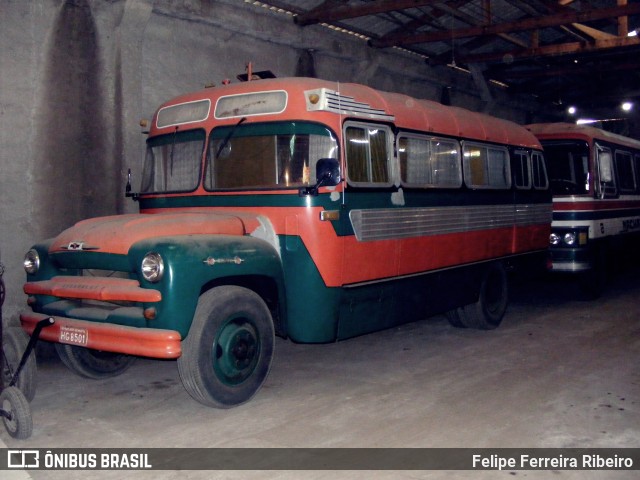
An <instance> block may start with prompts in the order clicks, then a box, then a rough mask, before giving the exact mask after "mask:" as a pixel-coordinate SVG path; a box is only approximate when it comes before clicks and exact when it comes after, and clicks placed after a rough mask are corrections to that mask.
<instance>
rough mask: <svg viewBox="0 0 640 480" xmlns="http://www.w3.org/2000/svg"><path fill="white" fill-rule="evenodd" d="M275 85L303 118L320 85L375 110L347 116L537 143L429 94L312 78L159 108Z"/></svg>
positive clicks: (244, 86) (206, 95) (235, 88)
mask: <svg viewBox="0 0 640 480" xmlns="http://www.w3.org/2000/svg"><path fill="white" fill-rule="evenodd" d="M323 89H324V90H323ZM275 90H283V91H286V92H287V95H288V100H287V107H286V112H285V113H286V114H287V115H288V116H291V115H294V117H293V118H309V114H308V113H306V112H307V111H308V108H307V105H308V103H307V96H308V95H309V92H310V91H320V90H322V91H323V92H326V91H328V92H330V93H331V95H333V96H334V97H336V98H345V99H351V100H352V101H353V103H354V104H356V105H364V106H365V107H368V108H369V110H367V112H370V111H374V112H376V113H377V116H376V114H371V113H366V114H365V113H362V112H359V111H350V112H348V114H346V115H345V116H348V117H349V118H355V119H357V118H362V119H371V118H377V119H380V120H386V121H392V122H393V123H394V124H395V125H396V126H397V127H399V128H402V129H410V130H415V131H422V132H429V133H432V134H434V135H437V134H439V135H447V136H452V137H461V138H465V139H469V140H479V141H486V142H494V143H500V144H505V145H515V146H520V147H526V148H537V149H541V148H542V147H541V146H540V142H539V141H538V140H537V138H536V137H535V136H534V135H532V134H531V133H530V132H529V131H527V130H526V129H525V128H524V127H522V126H520V125H518V124H516V123H514V122H511V121H508V120H503V119H499V118H496V117H492V116H489V115H486V114H483V113H478V112H473V111H471V110H467V109H464V108H460V107H449V106H445V105H442V104H440V103H438V102H434V101H431V100H423V99H416V98H413V97H410V96H407V95H403V94H399V93H390V92H383V91H379V90H375V89H373V88H371V87H367V86H365V85H360V84H355V83H341V82H332V81H327V80H320V79H314V78H303V77H292V78H275V79H265V80H253V81H250V82H242V83H233V84H228V85H222V86H219V87H215V88H208V89H205V90H201V91H198V92H193V93H190V94H186V95H182V96H180V97H177V98H174V99H173V100H171V101H169V102H166V103H165V104H163V105H162V107H161V109H162V108H165V107H168V106H171V105H176V104H179V103H185V102H194V101H197V100H201V99H209V100H210V101H211V105H216V102H217V100H218V99H219V98H220V97H223V96H233V95H242V94H248V93H252V92H267V91H275ZM347 101H349V100H347ZM303 111H304V113H305V116H304V117H301V116H300V114H301V113H303ZM296 112H299V113H296ZM154 124H155V122H154Z"/></svg>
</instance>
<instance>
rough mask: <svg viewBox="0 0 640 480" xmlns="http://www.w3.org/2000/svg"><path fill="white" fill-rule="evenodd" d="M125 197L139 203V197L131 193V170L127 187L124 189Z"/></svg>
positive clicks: (128, 173) (128, 174)
mask: <svg viewBox="0 0 640 480" xmlns="http://www.w3.org/2000/svg"><path fill="white" fill-rule="evenodd" d="M124 196H125V197H127V198H128V197H131V198H133V200H134V201H138V198H139V195H138V194H137V193H133V192H132V191H131V169H129V171H128V172H127V185H126V186H125V187H124Z"/></svg>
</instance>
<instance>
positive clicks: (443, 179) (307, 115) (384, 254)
mask: <svg viewBox="0 0 640 480" xmlns="http://www.w3.org/2000/svg"><path fill="white" fill-rule="evenodd" d="M127 191H128V192H129V193H128V194H129V195H130V196H133V197H134V198H135V199H137V200H138V201H139V206H140V213H138V214H127V215H117V216H110V217H106V218H95V219H90V220H85V221H81V222H79V223H78V224H76V225H75V226H73V227H71V228H69V229H68V230H66V231H64V232H62V233H61V234H60V235H59V236H57V237H56V238H54V239H51V240H48V241H44V242H41V243H38V244H37V245H35V246H34V247H33V248H32V249H31V250H29V252H28V253H27V255H26V258H25V270H26V272H27V283H26V284H25V286H24V291H25V293H27V295H28V305H29V307H30V308H29V309H27V310H25V311H24V312H23V313H22V314H21V321H22V325H23V327H24V329H25V330H26V331H27V332H31V331H32V330H33V328H34V327H35V325H36V324H37V322H38V321H40V320H42V319H44V318H47V317H53V318H54V320H55V325H53V326H51V327H48V328H47V329H45V330H44V331H43V333H42V337H43V338H45V339H46V340H49V341H52V342H55V344H56V349H57V351H58V353H59V355H60V357H61V358H62V360H63V362H64V363H65V364H66V365H67V367H69V368H70V369H71V370H72V371H74V372H75V373H77V374H80V375H82V376H85V377H89V378H102V377H105V376H114V375H117V374H119V373H122V372H123V371H124V370H125V369H126V368H127V367H128V366H129V365H130V363H131V361H132V359H133V358H134V356H145V357H155V358H173V359H177V362H178V369H179V372H180V376H181V379H182V382H183V384H184V386H185V388H186V390H187V391H188V392H189V394H190V395H191V396H192V397H193V398H194V399H196V400H197V401H199V402H201V403H203V404H205V405H210V406H214V407H221V408H228V407H232V406H234V405H238V404H241V403H243V402H246V401H247V400H249V399H250V398H251V397H252V396H253V395H254V394H255V393H256V392H257V391H258V389H259V388H260V386H261V385H262V384H263V382H264V380H265V378H266V376H267V373H268V371H269V369H270V366H271V359H272V355H273V350H274V335H279V336H282V337H285V338H289V339H291V340H293V341H295V342H302V343H323V342H333V341H336V340H342V339H347V338H350V337H354V336H357V335H362V334H366V333H369V332H374V331H377V330H381V329H385V328H389V327H393V326H395V325H398V324H401V323H404V322H408V321H412V320H417V319H423V318H426V317H427V316H429V315H433V314H436V313H440V312H448V318H449V320H450V321H451V323H452V324H453V325H455V326H458V327H470V328H480V329H491V328H495V327H497V326H498V325H499V324H500V322H501V321H502V318H503V315H504V313H505V310H506V308H507V302H508V287H507V270H508V269H509V268H511V267H513V266H515V265H518V264H527V265H540V266H541V268H544V265H545V262H546V260H547V256H548V248H547V247H548V238H549V233H550V224H551V210H552V204H551V192H550V189H549V184H548V180H547V174H546V169H545V162H544V158H543V152H542V148H541V145H540V143H539V141H538V140H537V139H536V138H535V136H533V135H532V134H531V133H530V132H528V131H527V130H526V129H525V128H523V127H521V126H518V125H516V124H515V123H512V122H508V121H504V120H500V119H497V118H493V117H490V116H487V115H483V114H479V113H474V112H471V111H468V110H465V109H461V108H453V107H446V106H443V105H441V104H438V103H435V102H431V101H426V100H418V99H415V98H411V97H408V96H406V95H400V94H394V93H385V92H381V91H377V90H374V89H372V88H369V87H366V86H362V85H356V84H342V83H336V82H330V81H323V80H318V79H310V78H282V79H264V80H252V81H248V82H244V83H238V84H229V85H223V86H221V87H216V88H209V89H205V90H202V91H198V92H195V93H190V94H187V95H183V96H180V97H177V98H175V99H173V100H170V101H168V102H166V103H165V104H163V105H161V106H160V108H159V109H158V110H157V111H156V113H155V115H154V118H153V120H152V123H151V126H150V131H149V132H148V139H147V153H146V159H145V164H144V169H143V172H142V182H141V187H140V190H139V191H138V192H136V193H131V191H130V187H128V188H127Z"/></svg>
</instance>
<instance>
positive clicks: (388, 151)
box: [342, 121, 397, 188]
mask: <svg viewBox="0 0 640 480" xmlns="http://www.w3.org/2000/svg"><path fill="white" fill-rule="evenodd" d="M350 128H360V129H362V130H364V131H366V132H367V139H369V138H370V136H369V135H370V132H371V130H384V132H385V134H386V142H385V155H386V159H385V168H386V172H387V181H385V182H376V181H366V182H361V181H354V180H352V179H351V175H350V172H349V166H350V161H349V146H348V142H349V141H350V140H349V138H348V135H347V131H348V130H349V129H350ZM342 135H343V142H344V147H343V154H344V164H345V172H344V173H345V178H346V180H347V184H348V185H350V186H352V187H370V188H371V187H373V188H388V187H391V186H393V185H395V184H396V179H397V174H396V169H395V163H394V161H393V160H394V155H393V141H394V138H395V137H394V134H393V131H392V130H391V128H390V127H389V126H388V125H382V124H378V123H368V122H358V121H347V122H345V123H344V125H343V126H342ZM368 163H369V166H370V168H369V169H368V170H367V172H368V173H369V174H371V173H372V171H373V168H371V167H373V163H372V162H371V148H370V144H369V147H368ZM368 176H370V175H368Z"/></svg>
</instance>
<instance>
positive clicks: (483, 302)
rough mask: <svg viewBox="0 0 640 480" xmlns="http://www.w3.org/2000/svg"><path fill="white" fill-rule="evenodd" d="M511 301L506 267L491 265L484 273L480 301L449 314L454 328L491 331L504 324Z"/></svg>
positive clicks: (499, 264)
mask: <svg viewBox="0 0 640 480" xmlns="http://www.w3.org/2000/svg"><path fill="white" fill-rule="evenodd" d="M508 301H509V289H508V281H507V272H506V270H505V268H504V265H502V264H501V263H496V264H492V265H490V266H489V267H488V268H487V270H486V271H485V272H484V275H483V277H482V283H481V284H480V295H479V297H478V300H477V301H476V302H474V303H470V304H469V305H465V306H463V307H458V308H456V309H454V310H451V311H449V312H447V318H448V319H449V322H450V323H451V325H453V326H454V327H458V328H477V329H480V330H491V329H493V328H496V327H497V326H498V325H500V322H502V318H503V317H504V314H505V312H506V311H507V304H508Z"/></svg>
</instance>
